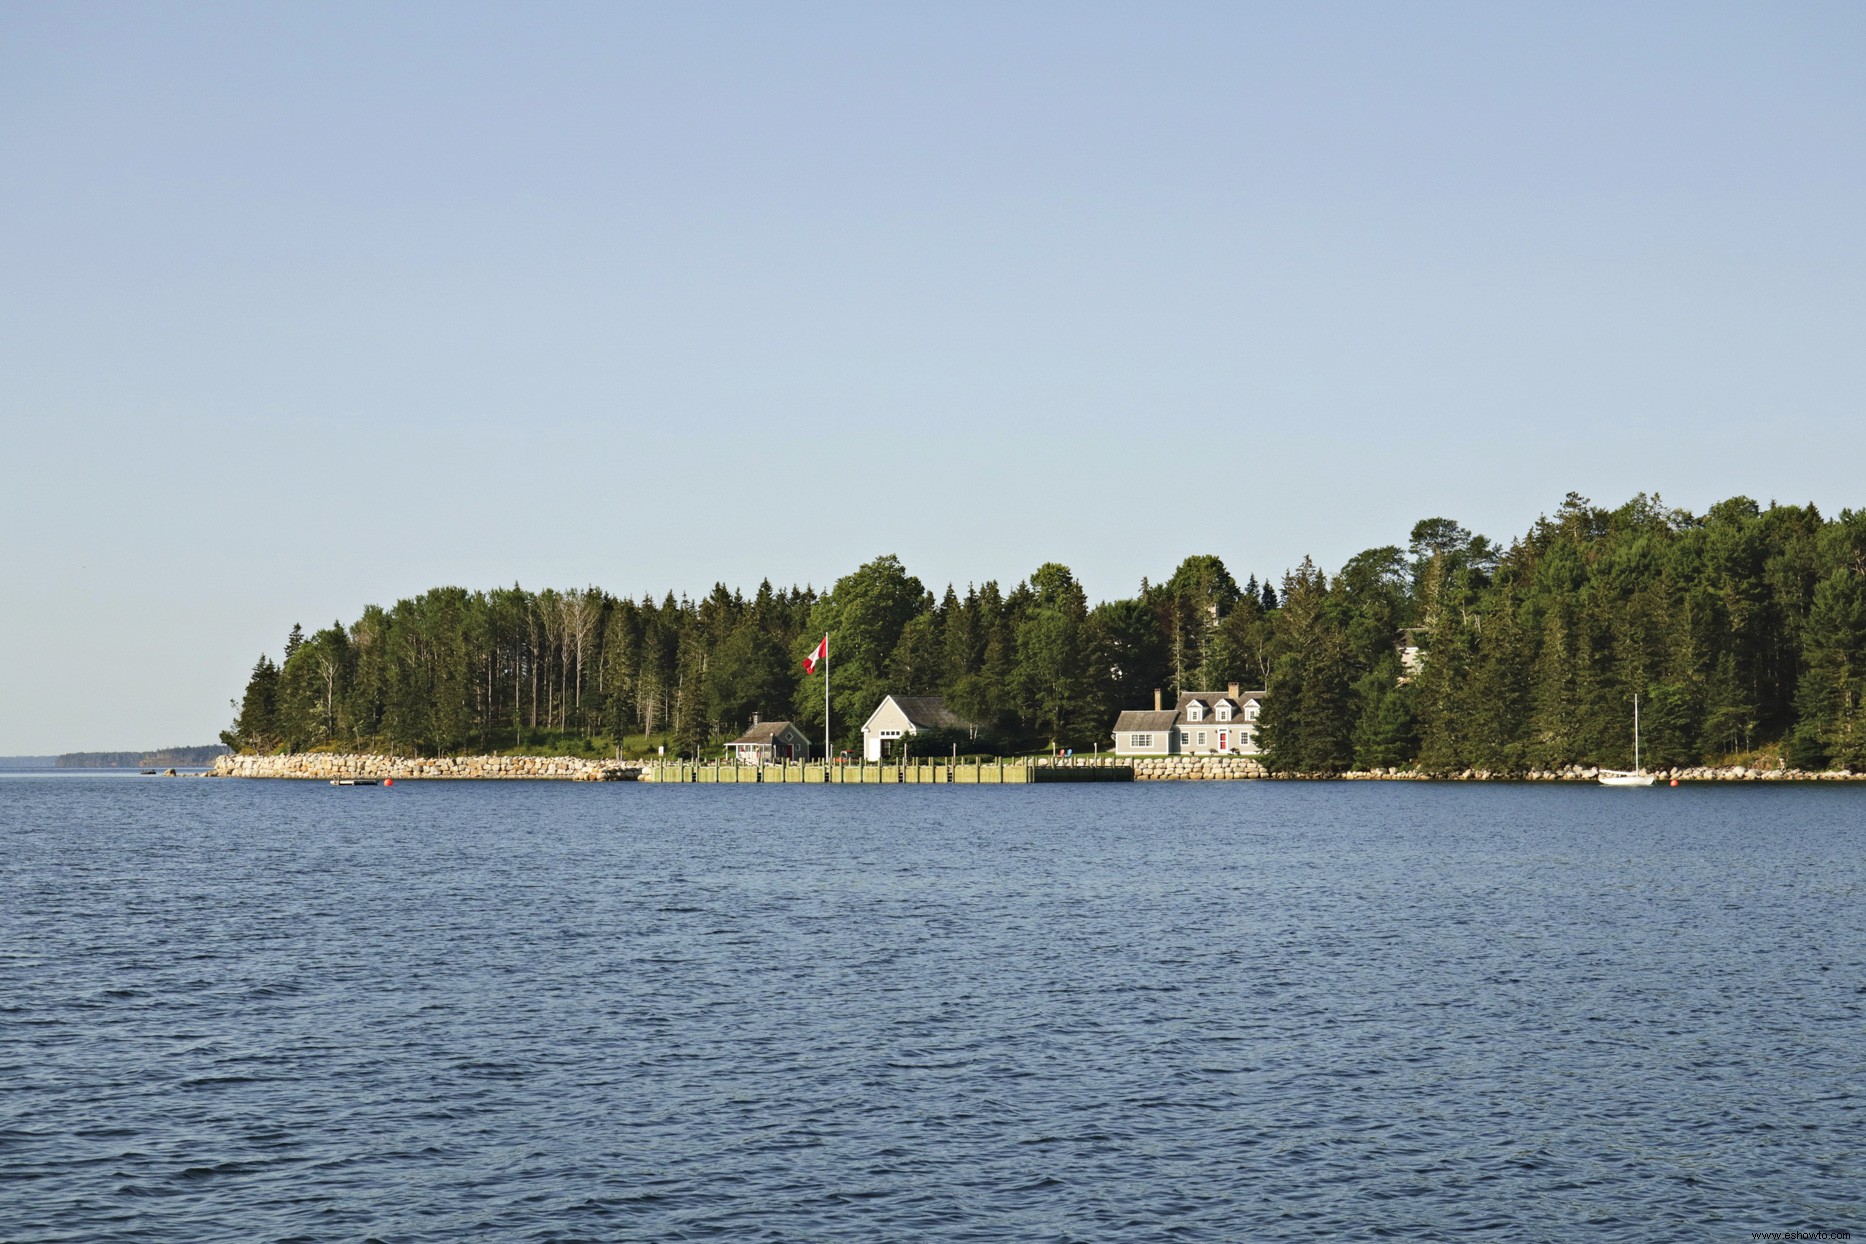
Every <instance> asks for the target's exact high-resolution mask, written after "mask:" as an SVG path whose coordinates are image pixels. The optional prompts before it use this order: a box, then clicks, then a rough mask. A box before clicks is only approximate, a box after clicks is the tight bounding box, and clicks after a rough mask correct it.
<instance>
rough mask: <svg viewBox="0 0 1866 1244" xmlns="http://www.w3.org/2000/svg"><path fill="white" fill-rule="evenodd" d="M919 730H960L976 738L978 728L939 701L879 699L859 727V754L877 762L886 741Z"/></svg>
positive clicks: (901, 697)
mask: <svg viewBox="0 0 1866 1244" xmlns="http://www.w3.org/2000/svg"><path fill="white" fill-rule="evenodd" d="M922 730H964V731H966V732H968V733H971V734H976V733H977V732H978V727H977V726H975V725H973V724H972V723H971V722H969V721H967V720H966V719H965V718H963V717H961V716H959V714H957V713H955V712H953V711H952V710H951V709H949V708H947V707H946V701H945V699H944V698H943V697H940V696H937V695H890V696H887V697H885V698H883V699H882V701H881V704H880V705H879V706H878V707H877V708H876V709H875V711H874V712H872V713H870V714H869V715H868V720H867V721H865V722H863V723H862V754H863V755H864V756H866V757H867V758H868V759H870V760H880V759H881V748H882V745H883V744H884V743H886V742H887V741H888V740H890V739H898V738H901V737H903V736H905V735H910V734H919V733H920V732H921V731H922Z"/></svg>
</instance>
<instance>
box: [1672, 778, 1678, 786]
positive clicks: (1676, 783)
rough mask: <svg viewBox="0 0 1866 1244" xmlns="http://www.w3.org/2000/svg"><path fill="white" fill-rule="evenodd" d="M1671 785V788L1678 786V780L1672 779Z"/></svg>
mask: <svg viewBox="0 0 1866 1244" xmlns="http://www.w3.org/2000/svg"><path fill="white" fill-rule="evenodd" d="M1672 785H1673V786H1676V785H1678V779H1677V778H1673V779H1672Z"/></svg>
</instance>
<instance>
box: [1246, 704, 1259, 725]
mask: <svg viewBox="0 0 1866 1244" xmlns="http://www.w3.org/2000/svg"><path fill="white" fill-rule="evenodd" d="M1244 720H1245V721H1256V720H1257V701H1255V700H1252V701H1251V702H1250V703H1249V704H1246V705H1245V706H1244Z"/></svg>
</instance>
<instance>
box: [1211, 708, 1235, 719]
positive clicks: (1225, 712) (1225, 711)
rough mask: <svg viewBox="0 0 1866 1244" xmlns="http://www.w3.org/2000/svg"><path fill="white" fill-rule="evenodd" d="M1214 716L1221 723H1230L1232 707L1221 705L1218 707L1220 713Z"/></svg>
mask: <svg viewBox="0 0 1866 1244" xmlns="http://www.w3.org/2000/svg"><path fill="white" fill-rule="evenodd" d="M1214 716H1216V717H1217V718H1218V720H1219V721H1230V720H1231V706H1230V705H1229V704H1220V705H1219V706H1218V712H1217V713H1216V714H1214Z"/></svg>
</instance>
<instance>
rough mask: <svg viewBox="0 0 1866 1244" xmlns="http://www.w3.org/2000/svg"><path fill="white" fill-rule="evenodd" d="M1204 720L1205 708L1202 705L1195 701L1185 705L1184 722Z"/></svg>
mask: <svg viewBox="0 0 1866 1244" xmlns="http://www.w3.org/2000/svg"><path fill="white" fill-rule="evenodd" d="M1204 719H1205V706H1204V705H1203V704H1201V703H1199V702H1198V701H1197V700H1194V701H1192V703H1190V704H1188V705H1186V720H1187V721H1203V720H1204Z"/></svg>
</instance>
